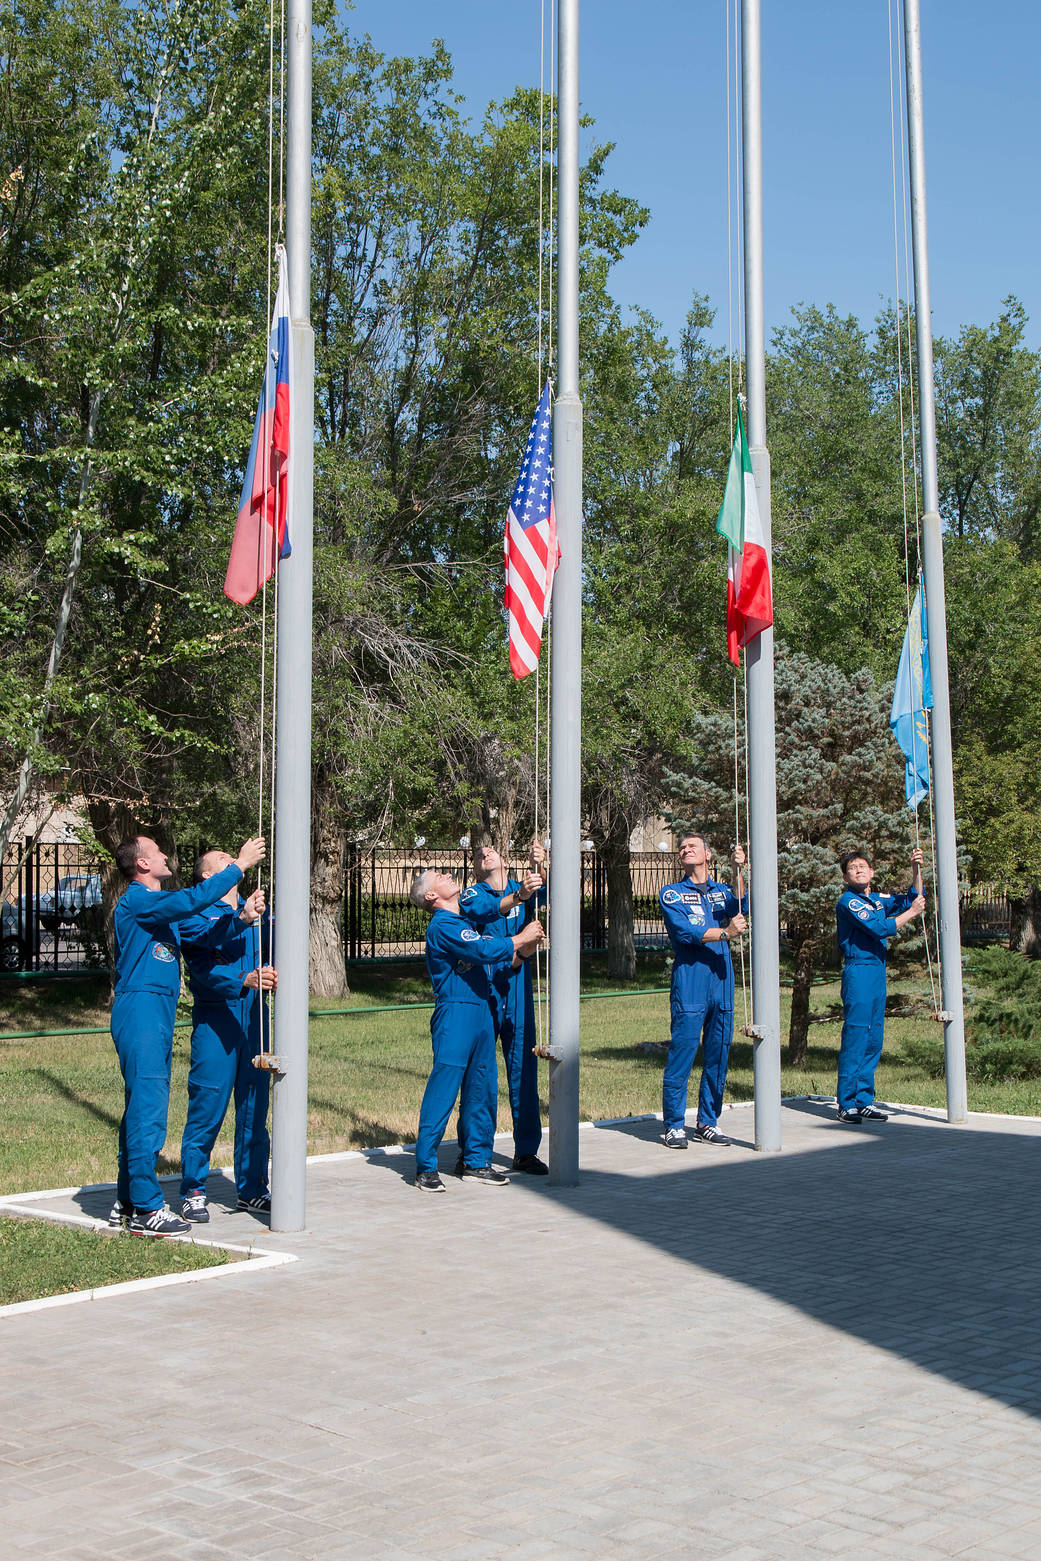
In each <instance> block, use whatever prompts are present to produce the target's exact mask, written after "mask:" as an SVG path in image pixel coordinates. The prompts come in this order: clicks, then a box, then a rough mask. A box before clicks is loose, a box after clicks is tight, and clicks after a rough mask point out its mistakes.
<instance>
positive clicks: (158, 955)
mask: <svg viewBox="0 0 1041 1561" xmlns="http://www.w3.org/2000/svg"><path fill="white" fill-rule="evenodd" d="M152 958H153V959H158V960H159V961H160V962H161V963H162V964H164V965H176V963H177V955H176V954H175V953H174V951H173V949H172V948H170V946H169V944H166V943H153V944H152Z"/></svg>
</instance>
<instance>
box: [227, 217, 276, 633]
mask: <svg viewBox="0 0 1041 1561" xmlns="http://www.w3.org/2000/svg"><path fill="white" fill-rule="evenodd" d="M276 254H277V256H278V292H277V293H276V294H275V309H274V314H273V316H272V319H271V334H270V335H269V337H268V351H267V367H266V369H265V371H264V384H263V387H262V388H261V392H260V400H259V402H258V403H257V418H256V422H255V423H254V424H253V444H252V446H251V447H250V452H249V461H248V462H247V464H246V476H245V480H244V481H243V484H242V497H241V499H240V500H239V516H238V520H237V521H236V522H235V535H234V537H233V539H232V543H231V557H230V559H229V560H228V573H227V576H226V578H225V581H224V594H225V596H229V597H230V598H231V600H232V601H233V602H240V603H241V604H242V605H243V606H244V605H245V604H246V602H251V601H252V600H253V598H254V596H256V594H257V592H258V591H259V590H260V588H261V586H262V585H263V584H264V581H265V580H270V578H271V576H272V575H273V574H274V572H275V564H276V562H277V561H278V559H280V558H288V557H289V554H290V553H291V552H292V549H291V547H290V545H289V406H290V398H291V395H292V379H291V375H290V355H289V276H288V271H287V268H286V251H285V246H284V245H283V244H279V245H278V246H277V247H276Z"/></svg>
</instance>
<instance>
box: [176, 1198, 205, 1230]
mask: <svg viewBox="0 0 1041 1561" xmlns="http://www.w3.org/2000/svg"><path fill="white" fill-rule="evenodd" d="M181 1218H182V1220H191V1222H192V1224H193V1225H208V1224H209V1223H210V1211H209V1209H208V1208H207V1207H206V1194H205V1193H204V1192H192V1193H189V1194H188V1196H187V1198H182V1199H181Z"/></svg>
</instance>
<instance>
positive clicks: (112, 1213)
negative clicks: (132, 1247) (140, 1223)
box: [108, 1198, 134, 1230]
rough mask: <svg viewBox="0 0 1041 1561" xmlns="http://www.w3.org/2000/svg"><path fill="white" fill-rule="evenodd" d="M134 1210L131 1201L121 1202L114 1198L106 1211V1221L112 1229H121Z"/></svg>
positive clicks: (128, 1220)
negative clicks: (113, 1201)
mask: <svg viewBox="0 0 1041 1561" xmlns="http://www.w3.org/2000/svg"><path fill="white" fill-rule="evenodd" d="M133 1212H134V1205H133V1204H132V1203H122V1202H121V1201H120V1199H119V1198H117V1199H116V1201H115V1203H114V1204H113V1205H112V1207H111V1209H110V1210H109V1213H108V1223H109V1227H110V1228H111V1229H112V1230H122V1229H123V1226H124V1225H128V1224H129V1223H130V1216H131V1215H132V1214H133Z"/></svg>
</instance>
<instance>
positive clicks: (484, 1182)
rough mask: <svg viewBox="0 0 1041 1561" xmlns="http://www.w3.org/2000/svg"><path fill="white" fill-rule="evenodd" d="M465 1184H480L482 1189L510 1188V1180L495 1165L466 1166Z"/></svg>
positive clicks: (464, 1167)
mask: <svg viewBox="0 0 1041 1561" xmlns="http://www.w3.org/2000/svg"><path fill="white" fill-rule="evenodd" d="M462 1179H463V1181H464V1182H479V1183H480V1185H481V1186H482V1187H508V1186H509V1181H510V1178H509V1177H508V1176H507V1175H506V1173H505V1171H497V1170H496V1169H495V1167H494V1165H464V1166H463V1178H462Z"/></svg>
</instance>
